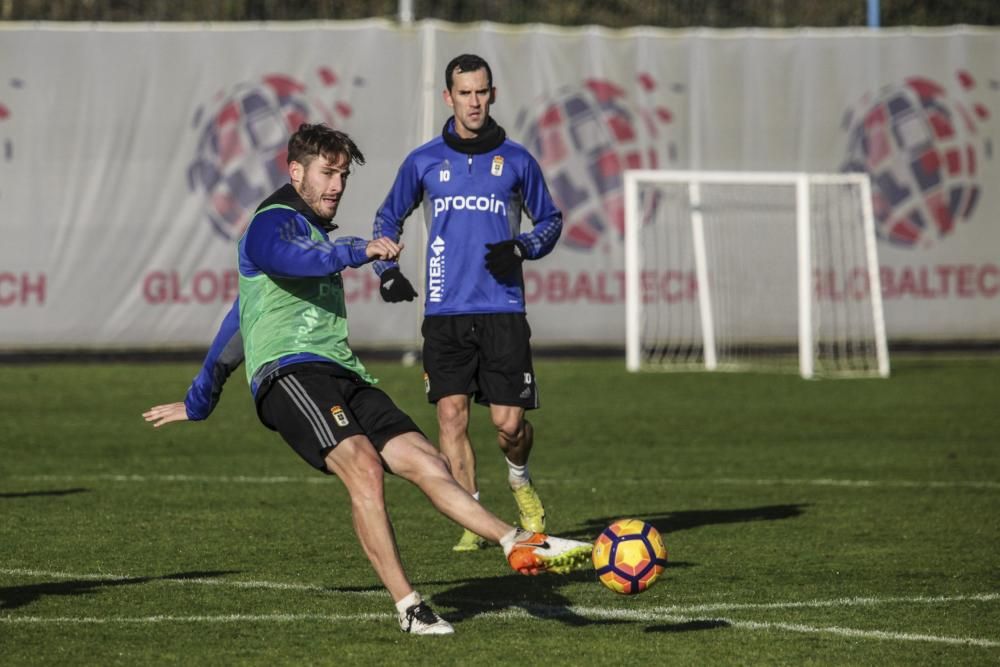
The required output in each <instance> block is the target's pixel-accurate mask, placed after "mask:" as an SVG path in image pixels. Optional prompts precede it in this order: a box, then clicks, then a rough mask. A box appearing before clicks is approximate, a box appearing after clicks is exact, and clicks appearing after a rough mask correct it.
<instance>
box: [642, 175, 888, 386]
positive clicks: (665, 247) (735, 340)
mask: <svg viewBox="0 0 1000 667" xmlns="http://www.w3.org/2000/svg"><path fill="white" fill-rule="evenodd" d="M625 279H626V339H627V340H626V357H627V365H628V368H629V370H631V371H638V370H655V369H660V370H670V369H681V370H689V369H695V368H703V369H707V370H736V371H741V370H791V371H798V373H799V374H800V375H801V376H802V377H804V378H811V377H815V376H874V377H887V376H888V374H889V359H888V351H887V346H886V338H885V323H884V318H883V313H882V298H881V288H880V285H879V272H878V258H877V250H876V243H875V228H874V221H873V217H872V206H871V187H870V183H869V181H868V176H867V175H866V174H806V173H765V172H732V173H730V172H710V171H655V170H632V171H627V172H626V173H625Z"/></svg>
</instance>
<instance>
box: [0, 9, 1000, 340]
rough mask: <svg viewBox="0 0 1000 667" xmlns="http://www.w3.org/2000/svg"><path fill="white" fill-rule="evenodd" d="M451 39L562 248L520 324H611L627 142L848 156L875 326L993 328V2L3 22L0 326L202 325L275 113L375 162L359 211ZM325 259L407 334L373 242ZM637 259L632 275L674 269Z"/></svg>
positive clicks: (428, 120) (615, 318) (528, 280)
mask: <svg viewBox="0 0 1000 667" xmlns="http://www.w3.org/2000/svg"><path fill="white" fill-rule="evenodd" d="M465 52H471V53H478V54H480V55H482V56H483V57H485V58H486V59H487V60H488V61H489V62H490V63H491V65H492V67H493V74H494V81H495V84H496V86H497V88H498V97H497V100H496V104H495V105H494V107H493V115H494V117H495V118H496V119H497V121H498V122H499V123H500V124H501V125H502V126H504V128H505V129H506V130H507V133H508V135H509V136H511V137H512V138H513V139H515V140H517V141H519V142H521V143H523V144H525V145H526V146H527V147H528V148H529V150H531V152H532V153H533V154H534V155H535V156H536V157H537V158H538V160H539V162H540V163H541V164H542V167H543V169H544V171H545V174H546V178H547V180H548V184H549V189H550V191H551V192H552V194H553V196H554V197H555V199H556V201H557V203H558V204H559V206H560V208H561V209H562V210H563V213H564V218H565V219H564V224H565V226H564V230H563V236H562V239H561V240H560V242H559V245H558V246H557V249H556V250H555V251H554V252H553V253H552V254H551V255H549V256H548V257H546V258H544V259H543V260H541V261H538V262H531V263H527V264H526V265H525V290H526V295H527V298H528V312H529V318H530V321H531V324H532V330H533V333H534V341H535V342H536V343H539V344H542V345H546V344H552V345H556V344H584V345H586V344H593V345H623V344H624V327H625V325H624V263H623V261H624V260H623V257H624V255H623V250H622V240H621V231H622V215H623V208H622V194H623V193H622V176H621V175H622V172H623V170H625V169H627V168H670V169H703V170H708V169H712V170H768V171H814V172H839V171H864V172H867V173H869V174H870V176H871V179H872V184H873V192H874V195H873V200H874V201H873V203H874V205H875V213H876V216H877V221H876V222H877V228H878V235H879V253H880V257H879V260H880V265H881V276H882V288H883V296H884V302H885V309H886V320H887V330H888V335H889V338H890V341H892V340H904V339H905V340H925V341H934V340H944V339H962V340H997V339H1000V224H998V223H1000V188H998V187H996V186H997V184H1000V165H998V164H997V159H996V157H995V156H994V143H995V141H994V140H995V138H996V136H997V135H998V130H1000V120H998V119H997V115H998V114H1000V82H998V79H1000V31H997V30H986V29H972V28H960V29H959V28H956V29H948V30H885V31H877V32H876V31H812V30H805V31H802V30H800V31H704V30H698V31H660V30H632V31H610V30H602V29H594V28H589V29H586V28H585V29H556V28H551V27H542V26H526V27H523V28H512V27H504V26H498V25H494V24H475V25H472V26H457V25H449V24H443V23H438V22H432V21H429V22H423V23H419V24H416V25H414V26H412V27H400V26H396V25H394V24H392V23H390V22H385V21H363V22H349V23H327V22H319V23H306V24H299V23H296V24H263V25H261V24H254V25H252V26H243V25H242V24H238V25H234V26H232V27H228V26H227V27H220V26H202V25H193V24H192V25H168V24H158V25H157V24H154V25H145V24H144V25H124V26H118V25H110V24H106V25H96V26H95V25H92V24H87V25H83V26H77V25H75V24H66V25H63V24H29V25H21V24H13V23H12V24H0V239H2V240H0V347H2V348H8V349H10V348H37V347H80V348H114V347H143V348H146V347H148V348H162V347H165V346H191V345H207V343H208V342H209V340H210V338H211V336H212V334H213V332H214V331H215V327H216V325H217V324H218V321H219V319H220V318H221V316H222V314H223V313H224V312H225V310H226V309H227V308H228V306H229V304H230V303H231V302H232V300H233V299H234V298H235V296H236V291H237V287H236V282H237V281H236V269H235V257H236V250H235V242H236V239H237V238H238V237H239V235H240V233H241V232H242V230H243V228H244V227H245V225H246V223H247V221H248V216H249V214H250V213H251V212H252V211H253V209H254V208H255V207H256V205H257V204H258V203H259V202H260V201H261V200H262V199H263V198H264V197H266V196H267V195H268V194H270V192H272V191H273V190H275V189H277V188H278V187H279V186H280V185H282V184H283V183H285V182H287V172H286V171H285V168H284V165H285V163H284V159H285V155H284V151H285V144H286V142H287V138H288V135H289V134H290V132H291V131H294V129H295V127H297V126H298V124H299V123H300V122H303V121H309V122H317V121H324V122H327V123H329V124H330V125H333V126H334V127H338V128H340V129H343V130H345V131H347V132H348V133H350V134H351V135H352V137H354V138H355V140H356V141H357V143H358V145H359V146H360V148H361V150H362V151H363V152H364V153H365V156H366V158H367V164H366V165H365V166H363V167H360V168H358V169H357V170H356V171H355V175H354V176H352V178H351V182H350V186H349V188H348V191H347V194H346V197H345V199H344V202H343V203H342V205H341V207H340V212H339V214H338V216H337V219H336V222H337V223H338V224H339V225H340V229H339V230H338V232H339V233H343V234H349V235H357V236H366V237H368V236H370V235H371V225H372V220H373V216H374V212H375V210H376V208H377V207H378V205H379V204H380V203H381V201H382V199H383V198H384V197H385V194H386V191H387V189H388V188H389V186H390V184H391V183H392V180H393V178H394V177H395V172H396V168H397V167H398V165H399V163H400V162H401V161H402V159H403V157H404V156H405V155H406V154H407V152H409V151H410V150H411V149H412V148H414V147H416V146H417V145H419V144H420V143H422V142H423V141H425V140H427V139H429V138H430V137H431V136H433V135H434V134H436V133H437V132H439V131H440V128H441V126H442V124H443V123H444V121H445V119H446V118H447V116H448V109H447V107H446V106H445V104H444V102H443V101H442V97H441V90H442V89H443V87H444V81H443V79H444V66H445V64H446V63H447V61H448V60H449V59H450V58H451V57H452V56H454V55H457V54H459V53H465ZM525 224H530V223H529V222H528V221H527V220H525ZM422 225H423V221H422V219H421V217H420V212H419V210H418V211H417V212H415V213H414V215H413V216H412V218H411V219H410V220H409V221H408V224H407V228H406V233H405V234H404V241H405V242H406V244H407V246H408V248H409V252H407V253H404V262H403V268H404V272H405V273H408V274H410V275H411V276H412V277H413V278H414V279H416V277H417V276H419V273H420V263H421V262H420V255H421V254H422V253H421V252H420V251H421V250H422V249H421V245H422V243H423V240H424V238H423V234H422ZM344 278H345V286H346V289H347V293H348V294H347V296H348V301H349V304H350V306H349V307H350V312H351V320H352V322H351V331H352V334H351V338H352V343H353V344H354V345H355V346H356V347H359V348H363V347H375V346H385V347H387V346H399V345H410V344H413V343H415V342H416V341H418V340H419V318H420V309H419V307H418V306H417V305H416V304H415V303H413V304H403V305H399V304H392V305H390V304H384V303H382V302H381V299H380V298H379V296H378V281H377V279H376V277H375V275H374V273H373V272H372V271H371V270H370V269H369V268H362V269H358V270H348V271H346V272H345V274H344ZM844 280H845V281H846V280H847V277H846V276H845V277H844ZM655 282H656V284H657V285H659V288H658V292H662V294H659V293H658V294H655V295H652V298H662V299H665V300H668V299H674V298H677V297H678V295H677V294H674V293H673V290H676V289H688V288H687V286H678V285H675V284H674V283H671V282H670V281H669V280H664V281H655ZM824 290H825V292H826V296H827V298H837V293H838V289H837V277H833V278H832V279H831V278H830V277H828V281H827V283H826V285H825V287H824ZM845 291H847V290H846V287H845ZM689 297H690V295H685V296H684V298H689Z"/></svg>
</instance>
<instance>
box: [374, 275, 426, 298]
mask: <svg viewBox="0 0 1000 667" xmlns="http://www.w3.org/2000/svg"><path fill="white" fill-rule="evenodd" d="M378 291H379V293H380V294H381V295H382V300H383V301H388V302H389V303H398V302H399V301H413V299H414V298H415V297H416V296H417V290H415V289H413V285H411V284H410V281H409V280H407V279H406V277H405V276H403V272H402V271H400V270H399V267H393V268H391V269H386V270H385V271H383V272H382V284H381V285H379V288H378Z"/></svg>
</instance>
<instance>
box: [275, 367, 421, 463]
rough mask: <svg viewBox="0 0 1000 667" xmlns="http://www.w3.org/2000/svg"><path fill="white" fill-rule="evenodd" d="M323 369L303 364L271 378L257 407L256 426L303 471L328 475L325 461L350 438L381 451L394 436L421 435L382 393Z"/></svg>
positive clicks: (334, 371)
mask: <svg viewBox="0 0 1000 667" xmlns="http://www.w3.org/2000/svg"><path fill="white" fill-rule="evenodd" d="M324 366H327V364H308V365H305V364H304V365H302V367H301V368H300V369H297V370H292V371H290V372H288V373H286V374H284V375H281V376H279V377H277V378H275V379H274V380H272V381H271V382H270V383H269V385H268V386H267V387H265V388H264V392H265V393H264V394H263V396H262V397H261V398H260V399H259V400H258V406H257V412H258V415H259V416H260V420H261V422H263V423H264V425H265V426H267V427H268V428H270V429H272V430H274V431H277V432H278V433H280V434H281V437H282V438H284V440H285V442H287V443H288V444H289V445H291V447H292V449H294V450H295V452H296V453H297V454H298V455H299V456H301V457H302V458H303V459H305V461H306V462H307V463H308V464H309V465H311V466H313V467H314V468H316V469H318V470H321V471H323V472H325V473H329V472H330V471H329V470H327V467H326V462H325V461H324V459H325V458H326V455H327V454H328V453H329V451H330V450H331V449H333V448H334V447H336V446H337V443H338V442H340V441H341V440H343V439H345V438H349V437H351V436H353V435H365V436H367V437H368V439H369V440H371V441H372V444H374V445H375V449H377V450H379V451H381V450H382V447H384V446H385V443H387V442H389V440H391V439H392V438H394V437H396V436H397V435H400V434H403V433H408V432H410V431H416V432H417V433H420V432H421V431H420V429H419V428H417V425H416V424H415V423H414V422H413V420H412V419H410V417H409V415H407V414H406V413H405V412H403V411H402V410H400V409H399V408H397V407H396V404H395V403H393V402H392V399H391V398H389V396H388V394H386V393H385V392H384V391H382V390H381V389H377V388H376V387H374V386H372V385H370V384H368V383H367V382H364V381H363V380H360V379H357V378H350V377H344V376H343V374H342V373H340V372H339V369H337V367H334V366H333V365H329V366H330V368H329V369H325V368H324ZM293 368H294V367H293Z"/></svg>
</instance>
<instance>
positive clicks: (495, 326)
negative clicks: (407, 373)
mask: <svg viewBox="0 0 1000 667" xmlns="http://www.w3.org/2000/svg"><path fill="white" fill-rule="evenodd" d="M421 333H422V334H423V337H424V350H423V353H424V356H423V362H424V389H425V390H426V391H427V400H429V401H430V402H431V403H437V402H438V401H439V400H440V399H441V398H442V397H444V396H452V395H454V394H464V395H466V396H468V395H472V396H473V397H474V398H475V400H476V402H477V403H481V404H483V405H490V404H493V403H495V404H497V405H516V406H519V407H522V408H525V409H527V410H531V409H534V408H537V407H538V387H537V386H536V385H535V370H534V368H533V367H532V365H531V345H530V340H531V327H529V326H528V318H527V317H525V315H524V313H494V314H483V315H433V316H429V317H425V318H424V323H423V326H422V327H421Z"/></svg>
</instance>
